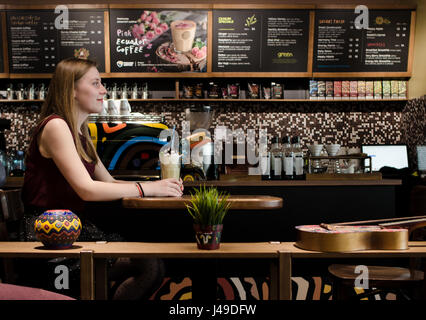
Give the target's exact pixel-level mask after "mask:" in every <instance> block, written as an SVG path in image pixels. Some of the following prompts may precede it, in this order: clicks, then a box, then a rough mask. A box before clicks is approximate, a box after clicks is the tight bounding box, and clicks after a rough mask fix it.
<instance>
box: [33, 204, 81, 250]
mask: <svg viewBox="0 0 426 320" xmlns="http://www.w3.org/2000/svg"><path fill="white" fill-rule="evenodd" d="M81 228H82V226H81V221H80V219H79V218H78V217H77V215H75V214H74V213H72V212H71V211H70V210H47V211H45V212H43V213H42V214H41V215H40V216H39V217H38V218H37V219H36V221H35V223H34V229H35V234H36V237H37V239H38V240H39V241H41V242H42V243H43V244H44V245H45V246H46V247H47V248H49V249H67V248H71V247H72V244H73V243H74V241H76V240H77V238H78V236H79V235H80V232H81Z"/></svg>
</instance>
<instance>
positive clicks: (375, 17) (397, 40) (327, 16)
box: [313, 9, 411, 72]
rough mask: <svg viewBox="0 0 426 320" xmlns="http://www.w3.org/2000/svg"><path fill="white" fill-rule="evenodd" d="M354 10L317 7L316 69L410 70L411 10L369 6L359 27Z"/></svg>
mask: <svg viewBox="0 0 426 320" xmlns="http://www.w3.org/2000/svg"><path fill="white" fill-rule="evenodd" d="M358 15H359V14H356V13H354V11H353V10H337V9H336V10H317V11H316V13H315V37H314V38H315V40H314V61H313V72H406V71H407V68H408V51H409V39H410V24H411V11H410V10H399V11H394V10H369V23H368V28H361V29H357V27H356V26H355V19H356V18H357V16H358Z"/></svg>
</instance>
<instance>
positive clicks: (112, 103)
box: [108, 99, 120, 116]
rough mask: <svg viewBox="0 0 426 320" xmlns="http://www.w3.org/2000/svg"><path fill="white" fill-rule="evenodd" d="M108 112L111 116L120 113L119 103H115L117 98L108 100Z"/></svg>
mask: <svg viewBox="0 0 426 320" xmlns="http://www.w3.org/2000/svg"><path fill="white" fill-rule="evenodd" d="M108 114H109V115H111V116H115V115H119V114H120V112H119V109H118V107H117V105H116V104H115V100H113V99H109V100H108Z"/></svg>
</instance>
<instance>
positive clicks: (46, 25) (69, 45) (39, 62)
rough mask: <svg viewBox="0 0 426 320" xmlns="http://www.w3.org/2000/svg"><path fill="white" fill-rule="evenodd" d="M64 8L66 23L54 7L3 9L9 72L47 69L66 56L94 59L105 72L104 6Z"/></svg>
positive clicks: (31, 71)
mask: <svg viewBox="0 0 426 320" xmlns="http://www.w3.org/2000/svg"><path fill="white" fill-rule="evenodd" d="M68 12H69V16H68V18H69V19H68V26H66V24H65V23H63V22H64V21H63V20H62V21H61V22H62V23H60V22H59V21H56V20H57V18H58V16H59V15H60V13H55V10H54V9H43V10H41V9H40V10H8V11H7V35H8V53H9V72H10V73H51V72H53V71H54V70H55V66H56V64H57V63H58V62H59V61H61V60H62V59H65V58H68V57H80V58H89V59H91V60H95V61H96V62H97V63H98V69H99V71H100V72H105V41H104V32H105V31H104V10H102V9H99V10H97V9H93V10H83V9H70V10H69V11H68ZM59 18H60V17H59ZM55 21H56V26H55Z"/></svg>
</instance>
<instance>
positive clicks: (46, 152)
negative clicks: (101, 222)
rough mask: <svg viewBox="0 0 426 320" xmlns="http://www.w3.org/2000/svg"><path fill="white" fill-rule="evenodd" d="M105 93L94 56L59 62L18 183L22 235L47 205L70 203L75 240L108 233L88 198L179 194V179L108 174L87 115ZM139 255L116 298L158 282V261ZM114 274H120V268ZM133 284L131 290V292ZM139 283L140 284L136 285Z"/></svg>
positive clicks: (122, 263) (27, 236) (28, 233)
mask: <svg viewBox="0 0 426 320" xmlns="http://www.w3.org/2000/svg"><path fill="white" fill-rule="evenodd" d="M105 94H106V90H105V88H104V86H103V85H102V83H101V78H100V75H99V72H98V70H97V68H96V64H95V62H93V61H90V60H83V59H75V58H70V59H65V60H63V61H61V62H59V63H58V65H57V67H56V70H55V72H54V74H53V77H52V79H51V81H50V85H49V91H48V94H47V97H46V100H45V102H44V104H43V106H42V110H41V117H40V119H41V120H40V121H39V122H38V124H37V126H36V128H35V130H34V132H33V135H32V140H31V142H30V145H29V148H28V151H27V155H26V171H25V176H24V185H23V189H22V199H23V202H24V205H25V208H26V215H25V219H24V220H25V227H24V228H23V230H24V232H23V233H24V234H23V235H21V236H22V237H23V238H24V240H35V238H34V232H33V221H34V220H35V218H36V217H37V216H38V215H39V214H40V213H42V212H43V211H44V210H47V209H70V210H71V211H73V212H74V213H76V214H77V215H79V216H80V218H81V219H82V223H83V231H82V233H81V235H80V239H79V240H81V241H84V240H86V241H88V240H101V239H100V238H103V237H106V238H108V237H107V236H105V233H103V232H101V231H99V230H98V229H97V228H96V226H95V225H93V224H92V223H91V222H90V221H89V220H86V219H85V216H86V214H85V210H84V208H85V203H86V202H90V201H113V200H119V199H121V198H123V197H142V196H174V197H179V196H181V195H182V191H183V185H182V181H181V180H180V181H179V180H177V179H165V180H159V181H155V182H146V183H135V182H130V181H120V180H116V179H114V178H113V177H112V176H111V175H110V174H109V172H108V170H107V169H106V168H105V166H104V165H103V164H102V162H101V161H100V159H99V157H98V155H97V153H96V150H95V148H94V146H93V144H92V142H91V139H90V135H89V131H88V126H87V118H88V115H89V114H90V113H99V112H101V109H102V102H103V98H104V95H105ZM117 214H119V213H117ZM117 233H119V230H117ZM118 239H119V240H120V238H119V237H118ZM104 240H108V241H111V239H104ZM143 261H145V262H144V263H141V262H140V261H139V263H137V264H133V266H134V265H136V269H138V270H139V271H140V272H139V273H140V274H141V276H142V277H141V278H140V279H139V280H138V279H136V280H135V277H133V278H132V279H133V280H132V281H127V284H126V281H125V282H124V283H123V285H124V287H123V285H122V286H121V287H119V288H118V289H117V291H116V295H115V298H117V299H120V298H138V297H140V296H142V295H143V294H144V293H143V292H142V293H140V292H139V291H144V290H145V291H146V290H147V288H146V287H148V286H150V285H152V283H154V282H158V279H157V278H158V277H159V275H160V273H161V272H160V273H159V272H158V270H157V269H159V268H160V267H161V261H159V260H156V259H154V260H142V262H143ZM116 265H120V266H121V267H120V268H118V270H127V269H131V268H127V267H126V266H128V265H129V261H128V260H125V261H118V262H117V263H116ZM116 270H117V269H115V271H116ZM149 272H151V275H150V274H149ZM113 273H114V272H113ZM143 273H145V274H143ZM115 274H117V275H119V276H122V277H124V274H120V272H115ZM154 278H155V279H154ZM138 281H139V282H138ZM131 287H133V289H134V292H133V293H132V295H131V296H129V294H128V292H129V290H130V289H129V288H131ZM138 287H143V288H142V290H139V291H138ZM120 288H121V289H120Z"/></svg>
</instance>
